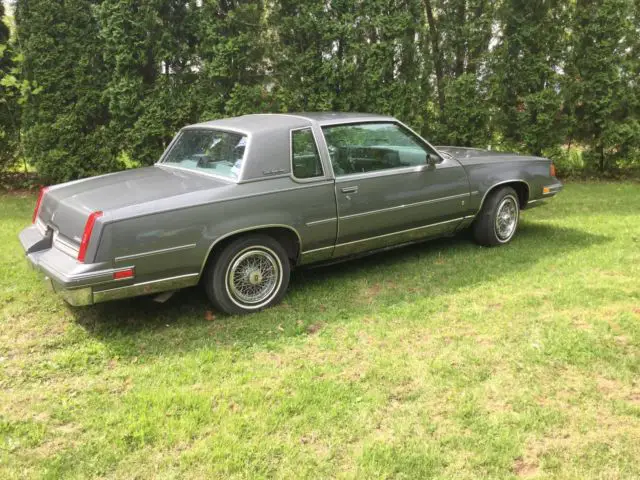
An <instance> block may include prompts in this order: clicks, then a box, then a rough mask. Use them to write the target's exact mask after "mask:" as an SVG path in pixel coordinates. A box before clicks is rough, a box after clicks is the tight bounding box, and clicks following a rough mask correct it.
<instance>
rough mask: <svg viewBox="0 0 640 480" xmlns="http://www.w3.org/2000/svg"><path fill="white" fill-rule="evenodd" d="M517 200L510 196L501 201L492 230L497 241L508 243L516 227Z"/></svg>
mask: <svg viewBox="0 0 640 480" xmlns="http://www.w3.org/2000/svg"><path fill="white" fill-rule="evenodd" d="M518 214H519V212H518V200H517V199H516V198H514V197H513V196H512V195H508V196H506V197H504V198H503V199H502V201H501V202H500V204H499V205H498V209H497V211H496V219H495V224H494V229H495V232H496V236H497V237H498V240H499V241H501V242H503V243H504V242H508V241H509V240H510V239H511V237H513V234H514V233H515V231H516V227H517V226H518Z"/></svg>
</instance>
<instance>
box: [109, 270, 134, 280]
mask: <svg viewBox="0 0 640 480" xmlns="http://www.w3.org/2000/svg"><path fill="white" fill-rule="evenodd" d="M122 278H133V268H128V269H126V270H120V271H118V272H113V279H114V280H120V279H122Z"/></svg>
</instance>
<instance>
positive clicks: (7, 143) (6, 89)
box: [0, 3, 20, 170]
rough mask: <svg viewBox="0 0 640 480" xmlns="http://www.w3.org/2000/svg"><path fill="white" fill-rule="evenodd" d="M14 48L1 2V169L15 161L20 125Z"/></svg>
mask: <svg viewBox="0 0 640 480" xmlns="http://www.w3.org/2000/svg"><path fill="white" fill-rule="evenodd" d="M13 50H14V49H13V48H12V45H11V38H10V32H9V27H8V26H7V24H6V23H5V10H4V4H2V3H0V170H2V169H4V168H7V167H9V166H11V165H12V164H13V163H14V161H15V159H16V158H15V155H16V148H17V145H16V142H17V140H18V130H19V125H20V109H19V105H18V102H17V96H16V95H15V92H14V91H12V90H13V89H14V88H15V82H16V81H17V80H16V79H15V75H13V69H14V61H13V56H14V51H13Z"/></svg>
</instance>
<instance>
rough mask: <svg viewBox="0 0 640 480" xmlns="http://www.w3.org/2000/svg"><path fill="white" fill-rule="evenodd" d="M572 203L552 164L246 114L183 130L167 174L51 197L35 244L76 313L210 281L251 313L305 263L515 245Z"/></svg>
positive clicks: (354, 119)
mask: <svg viewBox="0 0 640 480" xmlns="http://www.w3.org/2000/svg"><path fill="white" fill-rule="evenodd" d="M561 189H562V184H561V183H560V182H559V181H558V180H557V179H556V178H555V168H554V166H553V164H552V163H551V161H550V160H547V159H545V158H537V157H528V156H520V155H515V154H500V153H495V152H489V151H482V150H476V149H466V148H456V147H438V148H436V147H434V146H432V145H431V144H429V143H428V142H427V141H426V140H424V139H422V138H421V137H420V136H419V135H417V134H416V133H415V132H413V131H412V130H411V129H410V128H408V127H407V126H406V125H403V124H402V123H401V122H399V121H398V120H396V119H394V118H391V117H387V116H381V115H369V114H355V113H310V114H296V115H294V114H264V115H246V116H242V117H237V118H229V119H223V120H215V121H212V122H206V123H201V124H197V125H191V126H188V127H185V128H183V129H182V130H181V131H180V132H179V133H178V134H177V136H176V137H175V139H174V140H173V141H172V143H171V144H170V145H169V147H168V148H167V150H166V152H165V153H164V154H163V156H162V157H161V158H160V160H159V161H158V163H156V164H155V165H154V166H152V167H148V168H140V169H134V170H127V171H123V172H118V173H112V174H108V175H102V176H99V177H94V178H87V179H83V180H77V181H73V182H69V183H64V184H61V185H55V186H51V187H47V188H44V189H42V191H41V192H40V195H39V197H38V200H37V203H36V207H35V211H34V214H33V225H31V226H29V227H27V228H26V229H24V230H23V231H22V232H21V233H20V241H21V243H22V246H23V248H24V250H25V252H26V255H27V258H28V260H29V261H30V262H31V264H32V265H33V266H34V267H35V268H37V269H38V270H40V271H41V272H43V273H44V275H45V276H46V279H47V281H48V283H49V284H50V285H51V286H52V287H53V289H54V290H55V291H56V292H58V293H59V294H60V295H61V296H62V297H63V298H64V299H65V300H66V301H67V302H69V303H70V304H72V305H89V304H93V303H97V302H103V301H106V300H113V299H119V298H125V297H132V296H137V295H147V294H156V293H160V292H170V291H174V290H177V289H180V288H183V287H189V286H192V285H196V284H198V283H202V284H203V285H204V287H205V290H206V292H207V295H208V297H209V298H210V300H211V302H212V303H213V304H214V306H215V307H217V308H218V309H220V310H222V311H224V312H227V313H231V314H242V313H248V312H253V311H256V310H259V309H262V308H265V307H268V306H270V305H274V304H276V303H278V302H279V301H280V300H281V299H282V297H283V296H284V294H285V292H286V290H287V286H288V284H289V273H290V271H291V269H292V268H294V267H297V266H300V265H305V264H310V263H316V262H326V261H332V260H335V259H339V258H346V257H350V256H356V255H359V254H363V253H366V252H372V251H375V250H383V249H387V248H390V247H395V246H398V245H403V244H407V243H412V242H417V241H421V240H424V239H428V238H433V237H439V236H446V235H453V234H455V233H456V232H459V231H461V230H463V229H466V228H469V227H470V228H471V229H472V230H473V234H474V236H475V239H476V240H477V242H478V243H480V244H481V245H487V246H493V245H502V244H505V243H508V242H509V241H510V240H511V239H512V238H513V236H514V234H515V232H516V229H517V227H518V220H519V218H520V211H521V210H523V209H525V208H530V207H532V206H536V205H539V204H541V203H542V202H543V201H544V200H546V199H548V198H550V197H553V196H554V195H556V194H557V193H558V192H559V191H560V190H561Z"/></svg>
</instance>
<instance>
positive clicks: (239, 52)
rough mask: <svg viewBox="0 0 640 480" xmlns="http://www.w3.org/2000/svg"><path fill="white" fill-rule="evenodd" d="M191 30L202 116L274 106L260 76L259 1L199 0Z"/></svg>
mask: <svg viewBox="0 0 640 480" xmlns="http://www.w3.org/2000/svg"><path fill="white" fill-rule="evenodd" d="M197 32H198V33H197V35H198V41H199V43H198V56H199V59H200V65H201V70H200V72H199V78H198V82H197V87H196V88H197V97H198V98H199V101H200V106H199V108H200V116H201V118H202V119H206V120H210V119H214V118H219V117H222V116H225V115H226V116H230V115H242V114H245V113H255V112H265V111H272V110H274V109H277V106H276V105H275V104H274V98H273V95H272V94H271V93H270V91H269V88H270V87H271V85H270V81H269V80H268V78H267V74H266V69H267V64H266V55H267V46H268V40H267V38H268V30H267V28H266V12H265V6H264V2H262V1H247V0H238V1H230V0H204V1H203V3H202V7H201V8H200V9H199V15H198V21H197Z"/></svg>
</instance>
